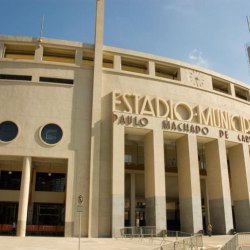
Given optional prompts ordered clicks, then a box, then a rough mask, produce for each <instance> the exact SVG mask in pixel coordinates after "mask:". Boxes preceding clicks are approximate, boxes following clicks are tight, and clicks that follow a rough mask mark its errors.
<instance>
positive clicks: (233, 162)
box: [228, 144, 250, 232]
mask: <svg viewBox="0 0 250 250" xmlns="http://www.w3.org/2000/svg"><path fill="white" fill-rule="evenodd" d="M228 153H229V162H230V173H231V184H232V199H233V205H234V215H235V224H236V225H235V226H236V231H237V232H249V231H250V195H249V192H250V168H249V166H250V159H249V147H248V145H247V144H239V145H237V146H234V147H231V148H229V151H228Z"/></svg>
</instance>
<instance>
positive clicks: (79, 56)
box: [75, 48, 83, 66]
mask: <svg viewBox="0 0 250 250" xmlns="http://www.w3.org/2000/svg"><path fill="white" fill-rule="evenodd" d="M82 56H83V51H82V48H77V49H76V56H75V64H76V65H77V66H81V65H82Z"/></svg>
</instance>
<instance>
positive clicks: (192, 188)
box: [176, 135, 203, 233]
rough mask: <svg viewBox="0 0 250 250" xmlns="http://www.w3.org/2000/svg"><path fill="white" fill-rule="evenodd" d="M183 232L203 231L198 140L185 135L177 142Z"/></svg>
mask: <svg viewBox="0 0 250 250" xmlns="http://www.w3.org/2000/svg"><path fill="white" fill-rule="evenodd" d="M176 147H177V164H178V182H179V202H180V220H181V230H182V231H184V232H188V233H197V232H199V231H200V230H202V229H203V225H202V210H201V190H200V176H199V163H198V152H197V139H196V136H195V135H185V136H183V137H182V138H180V139H178V140H177V142H176Z"/></svg>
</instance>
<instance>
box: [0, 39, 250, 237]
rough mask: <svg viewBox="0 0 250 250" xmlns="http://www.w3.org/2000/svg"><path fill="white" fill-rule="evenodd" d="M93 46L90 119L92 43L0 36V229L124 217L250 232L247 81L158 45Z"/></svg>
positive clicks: (59, 227) (84, 225) (104, 232)
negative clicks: (154, 51) (159, 51)
mask: <svg viewBox="0 0 250 250" xmlns="http://www.w3.org/2000/svg"><path fill="white" fill-rule="evenodd" d="M102 56H103V64H102V69H101V77H100V79H101V80H100V81H101V83H100V86H101V87H100V88H101V90H100V93H101V98H100V100H99V103H100V104H101V112H100V113H101V116H100V117H99V119H98V122H97V123H95V124H94V125H93V126H92V125H91V121H92V117H93V114H97V113H98V110H95V107H96V106H95V105H94V104H93V103H92V100H93V99H92V96H93V95H94V93H93V75H94V70H95V68H94V61H95V59H94V47H93V46H91V45H84V44H80V43H75V42H68V41H57V40H49V39H42V40H39V39H35V38H26V37H4V36H3V37H1V38H0V104H1V107H2V111H1V115H0V122H1V125H0V126H1V127H0V136H1V138H0V139H1V149H0V171H1V182H2V184H1V186H0V213H1V214H3V215H7V217H6V216H5V217H6V218H7V219H4V220H3V219H2V221H0V225H1V226H0V229H1V230H0V231H1V232H2V233H8V230H10V228H11V226H10V225H11V224H12V222H16V223H17V235H21V236H24V235H29V234H30V235H33V234H45V235H51V234H53V235H65V236H76V235H78V233H79V228H80V224H79V223H81V234H82V235H83V236H89V237H94V236H95V237H103V236H111V235H113V236H115V235H116V234H117V232H119V233H120V232H121V230H120V229H121V228H124V227H125V226H141V227H143V228H144V227H149V226H150V227H154V230H156V232H157V233H159V232H161V231H162V230H166V229H169V230H182V231H186V232H191V233H193V232H198V231H200V230H205V229H206V224H207V223H208V222H211V223H212V224H213V228H214V232H215V233H218V234H222V233H229V232H230V230H231V229H232V228H235V229H236V230H237V231H248V230H249V221H250V212H249V211H250V210H249V204H250V203H249V187H250V185H249V176H250V173H249V169H248V166H249V142H250V136H249V133H250V110H249V87H248V86H247V85H245V84H243V83H241V82H238V81H236V80H233V79H231V78H229V77H226V76H223V75H221V74H218V73H215V72H213V71H210V70H206V69H202V68H199V67H195V66H192V65H189V64H186V63H182V62H178V61H175V60H171V59H166V58H162V57H159V56H154V55H148V54H144V53H139V52H133V51H127V50H123V49H117V48H111V47H104V48H103V55H102ZM98 91H99V90H98ZM95 112H96V113H95ZM6 121H11V122H13V123H15V124H16V125H17V128H18V133H17V136H16V137H15V138H14V139H13V140H9V141H8V136H11V135H12V134H11V132H10V127H8V126H7V125H6V123H4V122H6ZM47 124H50V125H51V124H52V126H51V127H49V129H47V130H44V131H45V132H44V134H43V136H44V137H42V138H41V130H42V128H45V127H44V126H45V125H47ZM4 126H7V127H4ZM98 127H100V132H101V133H100V138H99V142H95V143H94V144H93V143H92V140H94V139H95V138H94V136H93V135H94V134H95V130H96V129H98ZM60 129H61V137H60ZM6 138H7V139H6ZM5 139H6V140H7V141H4V140H5ZM44 140H45V142H44ZM46 140H47V141H46ZM96 143H97V144H98V145H97V146H96ZM93 145H94V146H93ZM91 155H93V156H94V157H95V156H97V155H98V157H99V159H100V161H99V162H98V165H99V167H98V166H95V163H91ZM91 164H93V166H92V167H91ZM93 176H95V177H96V176H98V178H92V177H93ZM96 180H97V181H98V183H95V181H96ZM7 183H9V184H7ZM10 183H11V184H10ZM93 199H94V200H98V202H97V204H98V207H97V208H93V207H92V205H91V202H90V200H93ZM55 214H56V216H55ZM93 217H95V218H93ZM79 218H81V220H79ZM26 224H27V225H26ZM3 225H4V226H3ZM4 227H5V229H3V228H4ZM93 232H95V233H93Z"/></svg>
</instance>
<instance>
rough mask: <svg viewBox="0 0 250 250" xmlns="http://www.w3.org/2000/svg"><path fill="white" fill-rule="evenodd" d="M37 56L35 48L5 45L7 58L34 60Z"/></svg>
mask: <svg viewBox="0 0 250 250" xmlns="http://www.w3.org/2000/svg"><path fill="white" fill-rule="evenodd" d="M34 56H35V46H34V45H28V44H24V45H22V44H5V53H4V57H5V58H10V59H24V60H33V59H34Z"/></svg>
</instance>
